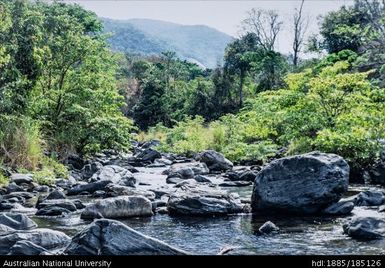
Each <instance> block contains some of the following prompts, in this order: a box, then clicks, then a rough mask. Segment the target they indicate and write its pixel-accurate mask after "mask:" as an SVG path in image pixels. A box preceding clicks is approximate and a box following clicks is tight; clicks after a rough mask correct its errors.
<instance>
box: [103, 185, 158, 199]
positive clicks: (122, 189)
mask: <svg viewBox="0 0 385 268" xmlns="http://www.w3.org/2000/svg"><path fill="white" fill-rule="evenodd" d="M106 195H107V196H108V197H116V196H124V195H128V196H139V195H140V196H144V197H146V198H148V199H150V200H155V193H154V192H152V191H146V190H137V189H133V188H131V187H127V186H121V185H115V184H111V185H108V186H107V187H106Z"/></svg>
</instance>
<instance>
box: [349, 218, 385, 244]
mask: <svg viewBox="0 0 385 268" xmlns="http://www.w3.org/2000/svg"><path fill="white" fill-rule="evenodd" d="M343 230H344V233H345V234H347V235H348V236H350V237H352V238H355V239H361V240H373V239H380V238H383V237H384V234H385V221H384V220H383V219H380V218H376V217H355V218H353V219H352V220H350V221H348V222H346V223H345V224H344V225H343Z"/></svg>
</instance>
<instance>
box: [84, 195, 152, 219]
mask: <svg viewBox="0 0 385 268" xmlns="http://www.w3.org/2000/svg"><path fill="white" fill-rule="evenodd" d="M99 214H100V215H102V216H103V217H104V218H111V219H114V218H128V217H148V216H152V215H153V213H152V205H151V201H150V200H148V199H147V198H145V197H143V196H119V197H112V198H106V199H102V200H99V201H97V202H96V203H94V204H91V205H89V206H87V207H86V208H85V209H84V211H83V212H82V214H81V218H82V219H94V218H97V217H98V215H99Z"/></svg>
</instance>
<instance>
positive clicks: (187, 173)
mask: <svg viewBox="0 0 385 268" xmlns="http://www.w3.org/2000/svg"><path fill="white" fill-rule="evenodd" d="M209 172H210V170H209V169H208V167H207V165H206V164H205V163H199V162H192V163H182V164H173V165H172V166H171V167H170V168H169V169H167V170H165V171H164V172H163V173H162V174H164V175H168V176H169V177H179V178H181V179H191V178H193V177H194V176H195V175H206V174H209Z"/></svg>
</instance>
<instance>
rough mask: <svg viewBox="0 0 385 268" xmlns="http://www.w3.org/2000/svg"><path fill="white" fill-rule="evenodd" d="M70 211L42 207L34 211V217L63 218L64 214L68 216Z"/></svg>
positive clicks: (54, 207)
mask: <svg viewBox="0 0 385 268" xmlns="http://www.w3.org/2000/svg"><path fill="white" fill-rule="evenodd" d="M69 213H71V211H69V210H68V209H66V208H63V207H59V206H55V205H51V206H47V207H43V208H41V209H39V210H38V211H36V214H35V215H36V216H63V215H65V214H69Z"/></svg>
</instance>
